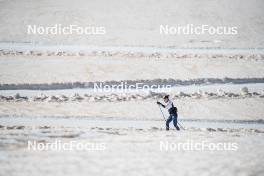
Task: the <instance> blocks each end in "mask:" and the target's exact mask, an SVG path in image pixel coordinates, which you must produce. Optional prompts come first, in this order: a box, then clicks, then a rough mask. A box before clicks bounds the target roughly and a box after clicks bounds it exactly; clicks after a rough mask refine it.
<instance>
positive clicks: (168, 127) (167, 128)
mask: <svg viewBox="0 0 264 176" xmlns="http://www.w3.org/2000/svg"><path fill="white" fill-rule="evenodd" d="M171 121H172V116H171V115H170V116H169V118H168V119H167V121H166V130H169V129H170V122H171Z"/></svg>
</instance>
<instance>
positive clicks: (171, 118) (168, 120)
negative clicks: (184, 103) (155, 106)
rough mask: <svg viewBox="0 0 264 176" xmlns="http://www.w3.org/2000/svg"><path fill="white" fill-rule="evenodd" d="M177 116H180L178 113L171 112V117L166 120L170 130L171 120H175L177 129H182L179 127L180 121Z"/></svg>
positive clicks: (167, 127)
mask: <svg viewBox="0 0 264 176" xmlns="http://www.w3.org/2000/svg"><path fill="white" fill-rule="evenodd" d="M177 118H178V115H177V114H170V116H169V118H168V119H167V121H166V129H167V130H169V128H170V123H171V121H173V125H174V126H175V128H176V129H177V130H180V128H179V127H178V125H177V124H178V122H177Z"/></svg>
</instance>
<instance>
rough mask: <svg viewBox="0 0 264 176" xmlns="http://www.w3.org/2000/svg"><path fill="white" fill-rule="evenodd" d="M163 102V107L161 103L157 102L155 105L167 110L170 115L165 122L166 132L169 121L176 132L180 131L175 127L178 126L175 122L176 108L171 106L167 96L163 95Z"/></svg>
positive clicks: (171, 103) (176, 116)
mask: <svg viewBox="0 0 264 176" xmlns="http://www.w3.org/2000/svg"><path fill="white" fill-rule="evenodd" d="M163 100H164V102H165V105H163V104H162V103H160V102H158V101H157V104H158V105H161V106H162V107H163V108H166V109H168V112H169V114H170V116H169V117H168V119H167V120H166V130H169V128H170V122H171V121H173V125H174V126H175V128H176V130H180V128H179V127H178V125H177V124H178V122H177V118H178V113H177V108H176V107H175V106H174V105H173V102H172V101H171V100H170V99H169V95H165V96H164V97H163Z"/></svg>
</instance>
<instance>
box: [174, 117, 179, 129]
mask: <svg viewBox="0 0 264 176" xmlns="http://www.w3.org/2000/svg"><path fill="white" fill-rule="evenodd" d="M173 125H174V126H175V128H176V130H178V131H179V130H180V128H179V127H178V116H177V114H175V115H173Z"/></svg>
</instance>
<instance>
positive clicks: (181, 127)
mask: <svg viewBox="0 0 264 176" xmlns="http://www.w3.org/2000/svg"><path fill="white" fill-rule="evenodd" d="M177 123H178V125H179V126H180V127H181V128H182V129H184V128H183V126H182V125H181V124H180V123H179V122H177ZM184 130H185V129H184Z"/></svg>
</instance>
